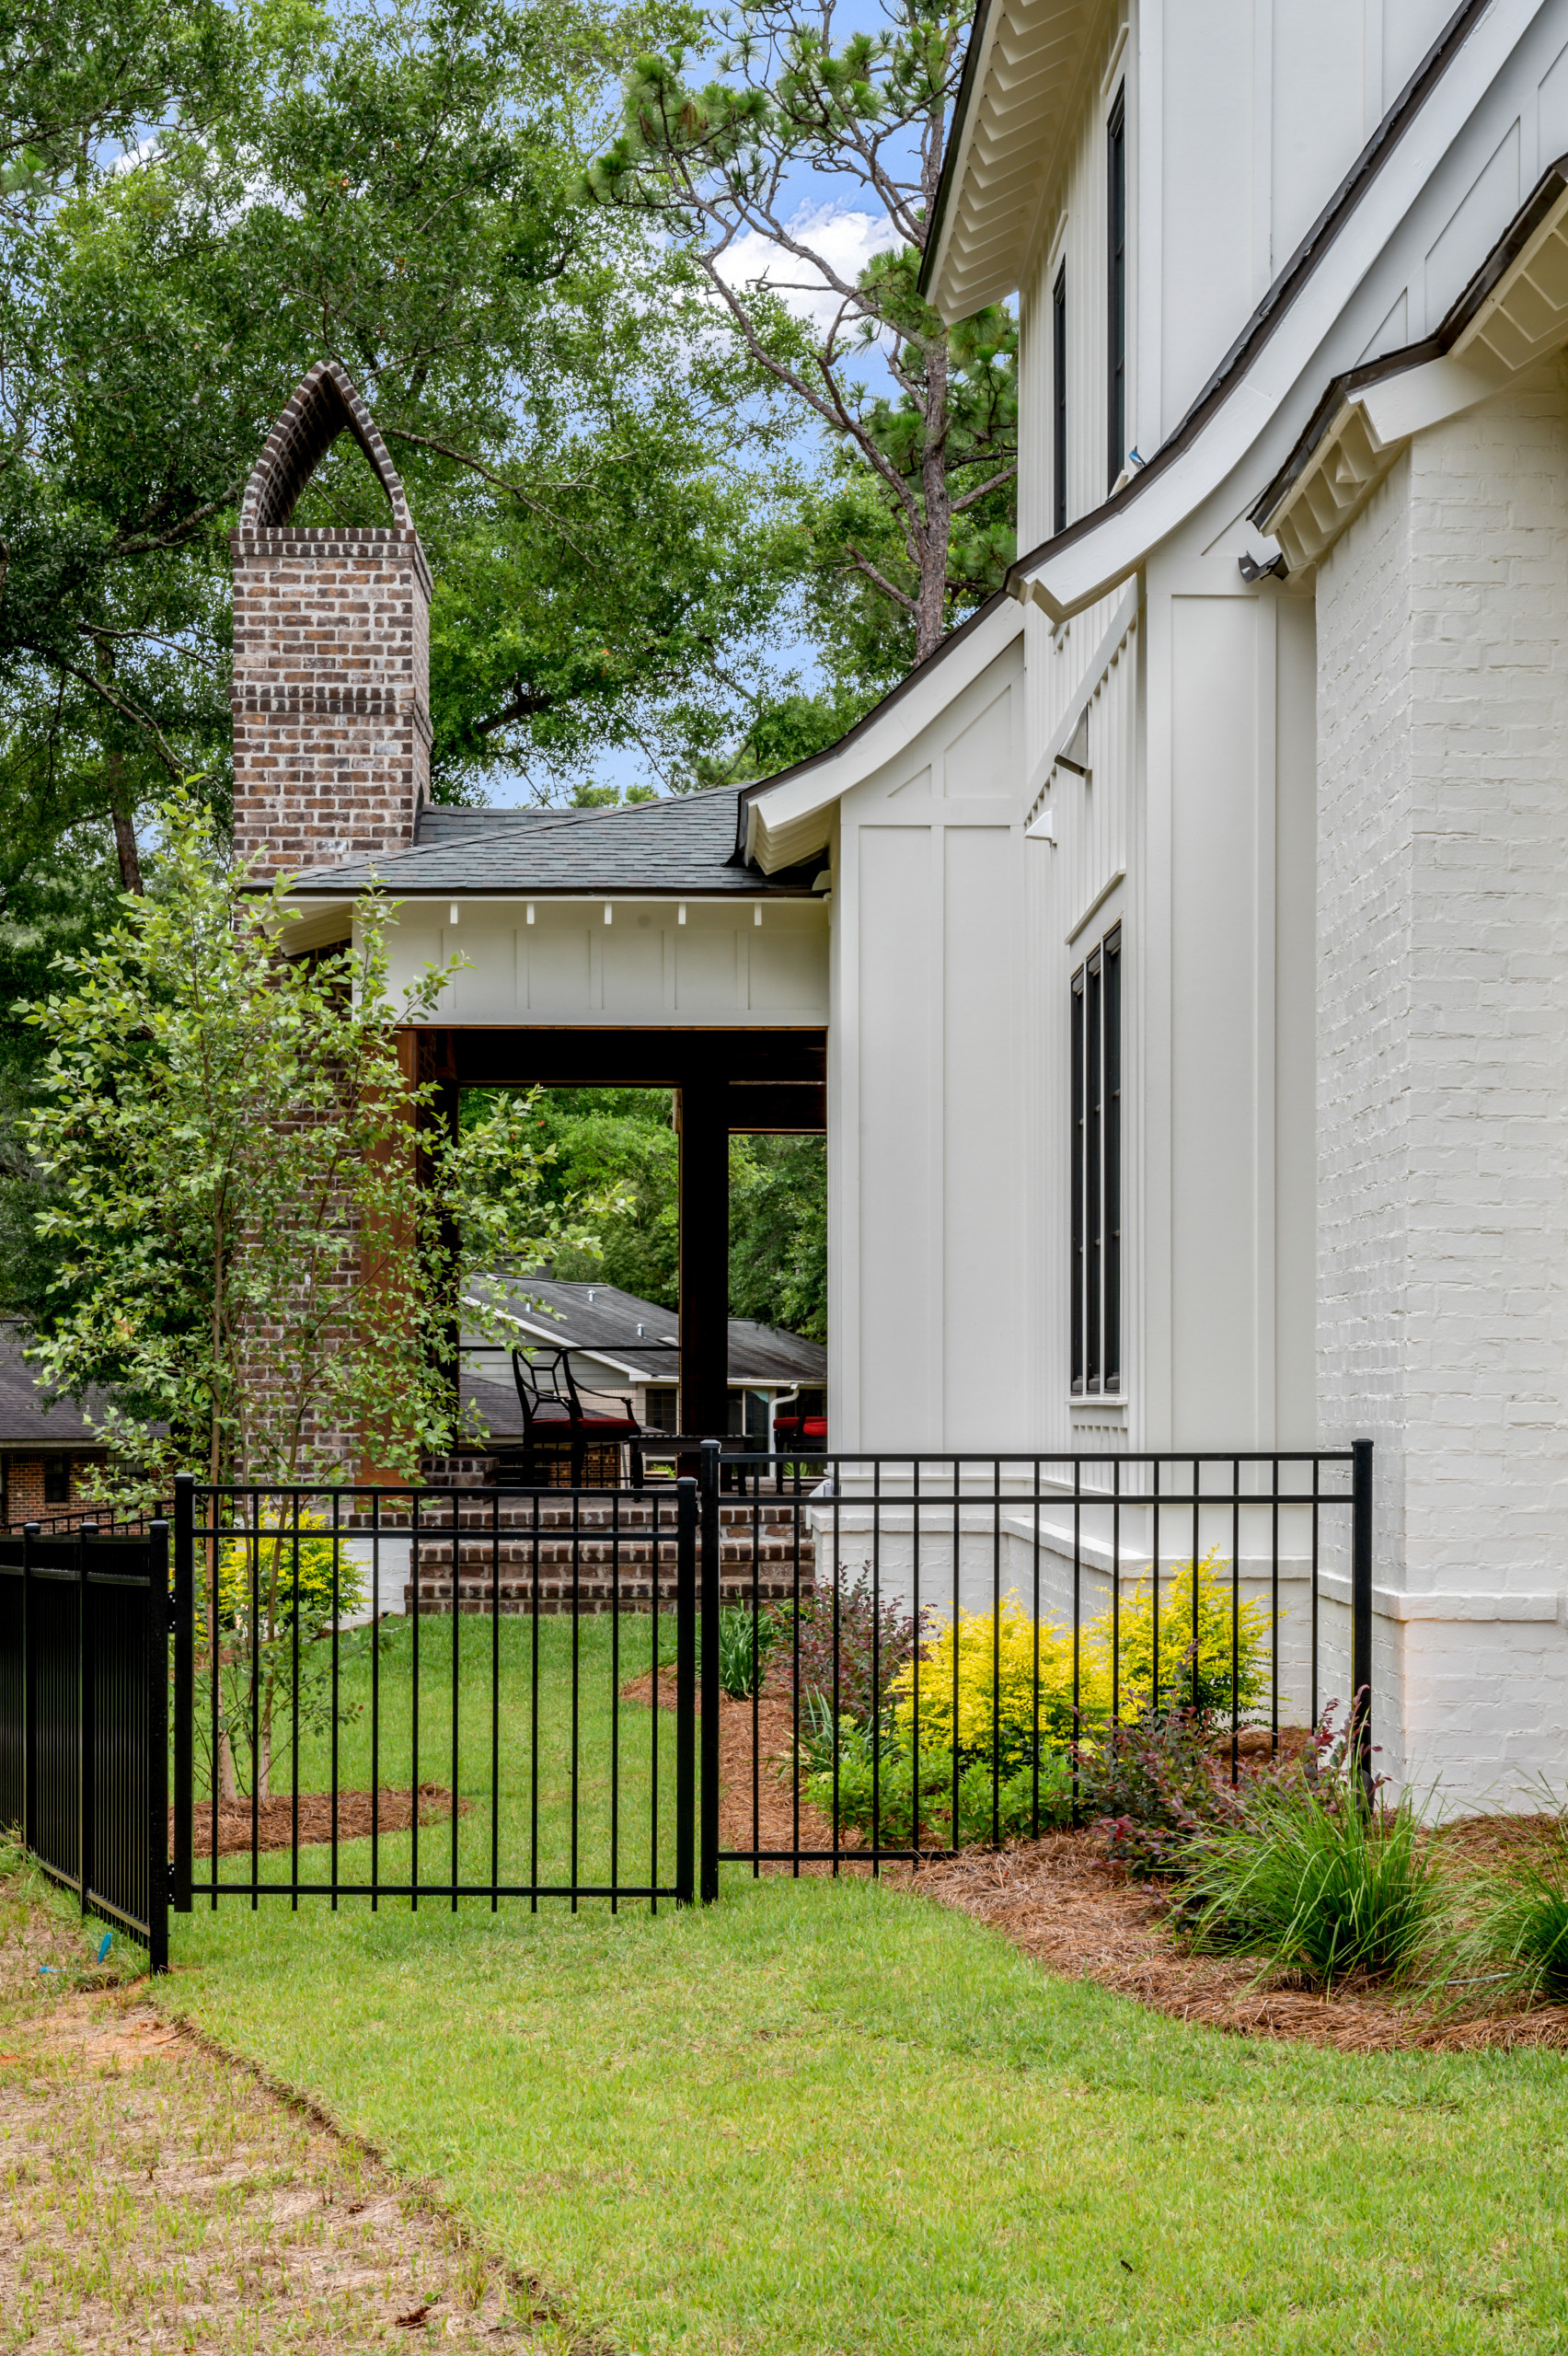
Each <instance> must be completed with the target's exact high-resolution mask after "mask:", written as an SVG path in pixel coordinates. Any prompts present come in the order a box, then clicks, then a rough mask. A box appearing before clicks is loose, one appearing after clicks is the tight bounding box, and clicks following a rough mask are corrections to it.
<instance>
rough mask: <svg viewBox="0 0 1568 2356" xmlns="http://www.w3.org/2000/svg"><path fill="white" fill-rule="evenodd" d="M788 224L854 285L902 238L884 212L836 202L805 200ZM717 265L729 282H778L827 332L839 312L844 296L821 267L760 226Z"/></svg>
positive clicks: (792, 304)
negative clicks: (871, 263)
mask: <svg viewBox="0 0 1568 2356" xmlns="http://www.w3.org/2000/svg"><path fill="white" fill-rule="evenodd" d="M785 226H786V228H787V229H788V230H789V233H790V236H791V237H794V238H796V239H797V240H798V241H799V242H800V244H801V245H802V246H804V247H806V248H808V249H809V250H810V251H811V252H812V253H814V254H816V255H819V256H820V257H821V260H822V261H823V263H824V265H825V266H826V268H827V269H828V270H831V271H836V273H837V275H838V276H839V278H841V279H842V280H843V281H844V282H845V283H847V285H851V286H852V285H853V284H854V283H855V281H856V279H857V278H858V277H859V274H860V272H861V271H862V270H864V268H865V267H866V264H867V263H868V262H869V261H870V260H871V258H872V256H873V255H874V254H881V253H886V252H887V251H888V250H889V248H892V247H895V246H896V245H897V244H898V243H899V237H898V232H897V230H896V229H895V228H894V225H893V224H892V222H891V221H890V220H889V219H888V217H887V215H886V214H884V213H855V212H851V211H850V210H849V209H848V208H847V207H844V208H842V209H841V208H840V207H838V206H837V205H833V204H816V205H806V206H803V207H802V208H801V211H800V212H799V213H796V214H792V215H791V217H790V220H789V221H788V222H786V224H785ZM718 268H719V271H720V274H721V277H722V278H723V279H724V280H725V282H726V283H727V284H729V285H731V286H736V287H739V286H744V285H747V284H748V283H752V282H753V281H755V280H756V279H762V280H764V281H765V282H766V283H767V284H768V285H770V286H774V287H777V288H778V293H779V295H781V296H782V298H783V300H784V301H785V302H786V303H787V304H788V305H789V306H790V310H792V311H794V312H795V313H797V314H798V316H799V317H801V318H807V319H810V320H811V322H812V324H813V327H814V328H816V329H817V330H818V331H819V333H824V334H825V332H826V330H827V329H828V328H829V326H830V325H831V324H832V322H833V320H834V318H836V314H837V311H838V307H839V303H840V299H841V298H840V296H839V295H837V294H836V292H835V291H834V289H833V287H832V286H831V285H830V284H829V283H828V282H827V280H826V278H825V277H824V275H823V272H822V271H821V270H813V268H812V266H811V264H810V263H809V262H807V261H804V260H802V259H801V257H800V256H799V255H797V254H792V253H789V252H786V251H784V250H783V249H782V248H779V247H778V246H776V245H775V244H774V243H773V240H772V239H771V238H770V237H764V236H763V235H762V233H761V232H760V231H759V230H755V229H750V230H748V231H747V232H746V234H745V236H744V237H737V238H736V239H735V241H734V243H733V245H732V246H730V247H729V248H727V249H726V250H725V252H724V253H723V254H722V255H721V257H720V260H719V264H718ZM819 289H820V292H819V291H818V290H819Z"/></svg>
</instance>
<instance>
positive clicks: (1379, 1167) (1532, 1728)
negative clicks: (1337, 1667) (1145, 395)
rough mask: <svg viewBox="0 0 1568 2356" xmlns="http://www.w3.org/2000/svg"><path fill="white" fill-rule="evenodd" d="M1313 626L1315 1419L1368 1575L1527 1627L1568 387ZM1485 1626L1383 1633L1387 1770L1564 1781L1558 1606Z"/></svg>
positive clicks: (1389, 525)
mask: <svg viewBox="0 0 1568 2356" xmlns="http://www.w3.org/2000/svg"><path fill="white" fill-rule="evenodd" d="M1318 632H1319V737H1318V742H1319V776H1320V787H1319V791H1320V800H1319V813H1320V820H1319V823H1320V837H1319V911H1320V914H1319V1001H1318V1022H1319V1059H1320V1060H1319V1216H1320V1228H1319V1301H1320V1308H1319V1343H1318V1370H1319V1390H1320V1429H1321V1432H1322V1436H1323V1438H1324V1439H1325V1440H1326V1441H1329V1440H1333V1439H1336V1438H1351V1437H1353V1436H1354V1435H1355V1434H1356V1433H1358V1432H1366V1433H1368V1434H1370V1436H1371V1437H1372V1438H1374V1439H1375V1440H1376V1441H1377V1442H1378V1522H1377V1539H1376V1543H1377V1574H1378V1580H1379V1582H1380V1583H1381V1584H1384V1585H1387V1586H1389V1587H1392V1588H1398V1589H1403V1590H1406V1591H1408V1592H1409V1593H1411V1594H1412V1595H1415V1596H1420V1595H1438V1594H1444V1593H1447V1594H1452V1595H1453V1596H1455V1598H1456V1599H1458V1598H1460V1597H1467V1598H1472V1599H1483V1598H1485V1597H1488V1596H1495V1597H1502V1598H1507V1599H1513V1600H1515V1601H1516V1602H1517V1603H1521V1604H1522V1602H1523V1599H1525V1598H1526V1597H1529V1598H1531V1599H1535V1598H1539V1597H1544V1596H1549V1595H1550V1594H1551V1593H1552V1592H1554V1591H1560V1590H1561V1589H1562V1588H1563V1587H1564V1586H1565V1585H1568V1570H1565V1562H1564V1555H1565V1546H1564V1524H1563V1520H1562V1509H1563V1507H1564V1504H1565V1503H1568V1427H1565V1418H1564V1373H1565V1369H1568V992H1565V990H1564V987H1563V986H1564V983H1565V982H1568V756H1565V749H1564V748H1565V745H1568V733H1565V728H1568V399H1565V380H1564V376H1563V373H1562V370H1561V369H1560V368H1559V367H1558V366H1556V365H1555V364H1554V365H1553V366H1552V367H1551V369H1549V370H1548V371H1545V372H1543V373H1542V375H1540V376H1539V378H1538V379H1536V380H1534V382H1533V385H1532V388H1531V389H1530V390H1528V391H1519V392H1516V393H1514V394H1512V395H1511V396H1509V397H1508V398H1505V399H1500V400H1497V401H1494V402H1492V403H1489V404H1487V405H1486V406H1485V407H1484V408H1483V409H1482V410H1477V411H1474V412H1472V413H1471V414H1470V416H1468V417H1464V418H1460V419H1456V420H1453V421H1451V422H1449V423H1447V425H1444V426H1442V427H1439V428H1437V429H1435V430H1434V431H1433V432H1431V433H1426V434H1423V435H1421V436H1419V437H1418V438H1417V439H1416V441H1415V443H1414V444H1413V445H1412V449H1411V452H1410V454H1409V456H1407V457H1406V458H1405V459H1402V460H1401V463H1400V465H1399V466H1398V467H1397V468H1395V470H1394V473H1393V474H1392V475H1391V476H1390V477H1389V480H1388V481H1387V482H1386V483H1385V484H1384V485H1383V486H1382V488H1381V489H1380V490H1379V491H1378V494H1377V495H1376V497H1375V498H1374V499H1373V501H1372V502H1370V504H1369V505H1368V507H1367V508H1366V512H1365V513H1364V514H1362V515H1361V516H1360V517H1359V518H1358V519H1357V520H1356V522H1355V524H1353V525H1351V527H1350V528H1349V530H1348V531H1347V532H1346V533H1345V535H1344V536H1343V538H1342V540H1341V541H1340V542H1339V544H1338V545H1337V546H1336V548H1335V549H1333V551H1332V554H1331V556H1330V557H1329V558H1328V560H1326V561H1325V563H1324V564H1323V566H1322V567H1321V569H1320V576H1319V583H1318ZM1480 1608H1482V1607H1481V1605H1480V1604H1479V1603H1477V1602H1473V1601H1472V1602H1464V1601H1459V1600H1456V1602H1455V1605H1454V1607H1453V1609H1454V1611H1455V1613H1456V1615H1457V1616H1456V1617H1454V1618H1444V1619H1441V1620H1430V1621H1429V1620H1422V1621H1421V1622H1419V1623H1405V1624H1404V1625H1403V1626H1402V1627H1401V1629H1400V1630H1399V1632H1398V1638H1397V1641H1396V1640H1395V1634H1394V1631H1393V1629H1392V1628H1389V1629H1387V1630H1386V1632H1385V1634H1386V1637H1387V1639H1388V1641H1387V1642H1385V1643H1384V1644H1383V1645H1382V1646H1380V1652H1381V1655H1382V1657H1383V1658H1384V1659H1385V1661H1386V1662H1387V1665H1388V1674H1389V1679H1390V1684H1391V1686H1392V1685H1397V1686H1398V1688H1399V1689H1400V1690H1399V1691H1398V1692H1395V1691H1393V1690H1389V1692H1386V1693H1381V1692H1380V1693H1379V1695H1378V1702H1379V1704H1380V1708H1381V1716H1382V1725H1383V1728H1384V1730H1385V1731H1384V1735H1383V1739H1384V1741H1385V1744H1386V1746H1387V1750H1386V1755H1385V1761H1384V1763H1385V1764H1386V1765H1389V1766H1390V1767H1393V1768H1395V1769H1396V1770H1397V1771H1399V1772H1401V1773H1405V1772H1408V1773H1413V1774H1414V1775H1415V1777H1416V1778H1417V1780H1418V1781H1419V1780H1424V1778H1425V1777H1426V1776H1428V1775H1430V1774H1432V1773H1439V1772H1440V1773H1442V1775H1443V1777H1444V1779H1445V1782H1446V1784H1447V1785H1448V1786H1449V1787H1450V1789H1452V1790H1453V1791H1454V1792H1455V1793H1456V1794H1458V1791H1460V1790H1467V1791H1469V1792H1470V1793H1472V1794H1477V1795H1479V1794H1480V1793H1482V1792H1483V1791H1492V1790H1493V1789H1494V1788H1496V1787H1497V1786H1498V1779H1499V1778H1502V1779H1504V1781H1505V1783H1506V1784H1511V1785H1517V1784H1518V1783H1519V1782H1520V1781H1521V1780H1528V1776H1529V1775H1530V1774H1532V1773H1539V1772H1546V1773H1551V1774H1554V1775H1556V1776H1557V1777H1559V1778H1560V1779H1568V1727H1565V1723H1564V1703H1565V1701H1568V1634H1565V1632H1564V1628H1563V1626H1562V1615H1561V1614H1559V1615H1558V1617H1556V1618H1554V1619H1546V1620H1543V1619H1539V1618H1533V1619H1522V1618H1521V1619H1517V1620H1499V1619H1490V1618H1489V1619H1484V1620H1483V1619H1477V1618H1475V1617H1473V1616H1470V1615H1473V1613H1474V1612H1475V1611H1477V1610H1478V1609H1480ZM1528 1608H1530V1609H1533V1610H1536V1611H1539V1610H1540V1609H1541V1606H1540V1605H1539V1603H1535V1602H1533V1601H1532V1604H1531V1605H1530V1606H1529V1607H1528ZM1549 1608H1550V1607H1549ZM1396 1665H1398V1666H1396ZM1379 1682H1381V1680H1379Z"/></svg>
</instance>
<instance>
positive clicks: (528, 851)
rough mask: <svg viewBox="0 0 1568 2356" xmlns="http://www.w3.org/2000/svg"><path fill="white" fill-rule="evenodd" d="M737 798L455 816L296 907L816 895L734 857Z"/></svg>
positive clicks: (315, 890) (723, 795) (315, 884)
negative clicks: (376, 890)
mask: <svg viewBox="0 0 1568 2356" xmlns="http://www.w3.org/2000/svg"><path fill="white" fill-rule="evenodd" d="M735 803H736V788H735V787H734V786H732V785H718V786H711V787H709V789H707V791H703V792H698V793H677V794H670V795H667V796H664V797H663V798H662V799H661V800H659V801H657V802H634V803H627V804H623V805H620V806H617V808H615V809H610V810H451V809H436V808H433V807H427V808H424V809H421V812H420V814H419V818H418V822H417V825H416V827H415V837H414V843H413V848H412V849H409V850H400V851H386V852H385V853H382V854H380V855H379V856H377V857H375V858H374V859H358V860H352V861H351V862H350V863H349V864H348V865H347V866H344V867H312V868H306V870H305V871H304V872H303V873H302V874H301V875H300V876H299V878H298V880H297V882H296V883H294V885H293V887H292V896H293V897H294V898H296V899H319V898H323V897H332V898H336V899H343V898H349V897H352V896H353V895H355V894H357V893H360V892H363V891H368V890H369V889H370V888H371V886H372V885H373V884H375V885H378V886H379V887H380V888H381V889H383V890H384V891H386V892H388V893H391V894H392V895H394V896H395V897H397V898H399V899H404V898H408V899H418V898H419V897H420V896H421V895H428V896H431V897H437V896H439V897H442V898H454V899H461V898H463V897H464V896H465V895H468V894H477V895H485V896H489V895H496V896H500V897H505V898H513V897H519V898H521V897H526V896H529V895H532V896H535V897H537V898H540V899H548V897H550V895H552V894H562V895H584V894H604V895H612V896H613V895H616V894H617V893H636V894H653V895H665V894H668V895H671V896H674V895H684V896H686V897H689V898H693V899H700V898H703V897H721V898H723V897H732V896H744V897H746V898H752V899H755V897H756V896H757V895H758V893H759V892H767V893H775V894H786V895H796V896H800V895H809V894H810V892H811V888H812V884H813V880H814V878H815V872H816V871H815V869H814V867H812V866H811V865H810V864H809V863H808V864H807V865H806V866H805V867H803V868H798V869H792V870H790V871H789V872H785V873H782V874H778V875H773V876H761V875H759V874H758V873H757V872H756V871H755V869H753V868H748V867H745V866H744V865H742V864H741V863H740V862H739V861H738V860H737V859H736V856H735Z"/></svg>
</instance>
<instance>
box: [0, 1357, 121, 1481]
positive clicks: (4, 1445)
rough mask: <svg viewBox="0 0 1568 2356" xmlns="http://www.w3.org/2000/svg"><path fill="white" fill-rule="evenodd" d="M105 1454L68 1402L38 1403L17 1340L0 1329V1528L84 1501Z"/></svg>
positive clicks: (31, 1375) (35, 1387)
mask: <svg viewBox="0 0 1568 2356" xmlns="http://www.w3.org/2000/svg"><path fill="white" fill-rule="evenodd" d="M105 1453H106V1451H105V1450H104V1449H103V1448H102V1447H101V1446H100V1445H99V1444H98V1441H97V1440H96V1439H95V1438H94V1435H93V1429H92V1426H91V1425H90V1424H89V1423H88V1421H87V1419H86V1416H85V1415H83V1413H82V1411H81V1409H80V1408H79V1407H77V1406H76V1405H75V1403H73V1402H72V1401H70V1400H61V1401H60V1402H59V1403H57V1404H56V1405H54V1406H52V1407H49V1406H46V1405H45V1404H44V1403H43V1400H42V1396H41V1390H40V1382H39V1379H38V1374H37V1371H36V1369H34V1368H32V1367H31V1366H29V1363H28V1361H27V1359H26V1358H25V1357H23V1355H22V1339H21V1335H20V1334H19V1333H18V1332H17V1329H16V1327H15V1326H11V1325H0V1523H10V1524H12V1525H13V1526H14V1525H17V1524H19V1523H22V1522H25V1521H46V1520H52V1519H56V1518H57V1517H58V1516H60V1515H62V1514H67V1513H69V1512H70V1511H71V1509H72V1508H73V1507H75V1506H78V1505H80V1504H81V1503H82V1502H83V1501H84V1500H90V1499H91V1497H92V1496H93V1494H94V1491H95V1488H96V1486H97V1484H98V1475H99V1470H100V1468H101V1466H102V1464H103V1462H104V1459H105Z"/></svg>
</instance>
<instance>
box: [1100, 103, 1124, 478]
mask: <svg viewBox="0 0 1568 2356" xmlns="http://www.w3.org/2000/svg"><path fill="white" fill-rule="evenodd" d="M1105 140H1106V191H1105V214H1106V219H1105V249H1106V255H1107V259H1108V261H1109V265H1110V267H1109V271H1108V273H1107V275H1108V281H1109V283H1108V284H1107V286H1106V289H1105V295H1106V320H1107V324H1108V328H1109V334H1108V338H1107V344H1108V349H1107V352H1106V355H1105V359H1106V387H1107V391H1108V393H1109V397H1110V398H1109V415H1108V417H1107V421H1106V424H1107V440H1108V445H1109V447H1108V459H1107V463H1108V475H1107V480H1108V483H1109V486H1110V488H1111V489H1112V490H1113V491H1114V490H1115V488H1116V480H1117V477H1118V476H1119V475H1120V474H1121V471H1122V468H1123V467H1124V465H1125V464H1126V457H1127V104H1126V91H1125V89H1120V90H1118V91H1117V93H1116V103H1115V105H1114V106H1113V108H1112V110H1111V119H1110V121H1109V122H1108V123H1107V124H1106V126H1105Z"/></svg>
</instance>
